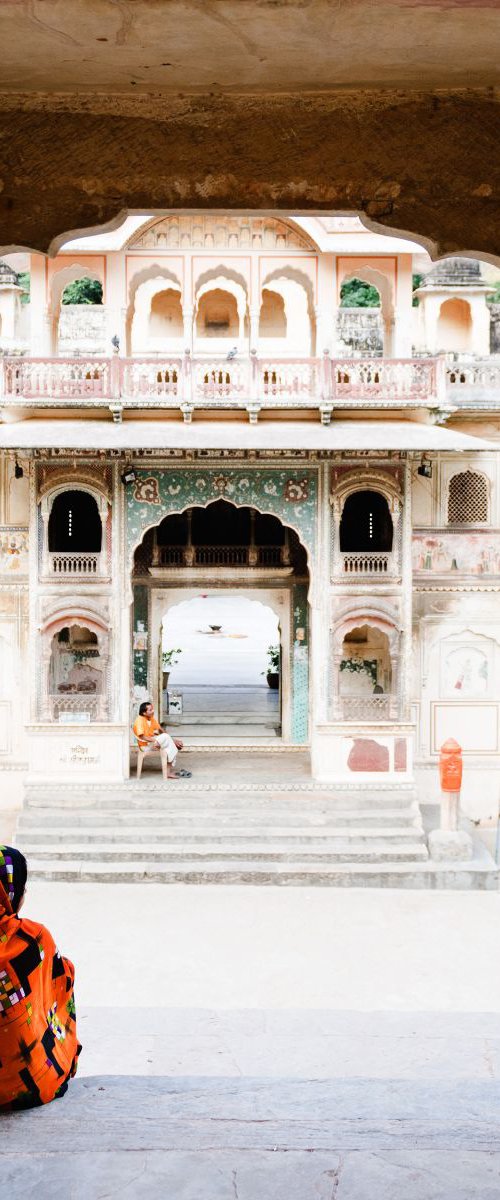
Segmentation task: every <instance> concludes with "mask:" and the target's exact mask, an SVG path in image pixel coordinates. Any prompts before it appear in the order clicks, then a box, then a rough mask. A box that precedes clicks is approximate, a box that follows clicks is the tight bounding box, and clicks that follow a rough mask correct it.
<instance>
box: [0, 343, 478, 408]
mask: <svg viewBox="0 0 500 1200" xmlns="http://www.w3.org/2000/svg"><path fill="white" fill-rule="evenodd" d="M499 402H500V358H492V359H491V360H485V361H477V360H469V361H464V362H453V363H451V362H450V361H449V360H446V359H445V358H444V357H443V356H440V357H437V358H414V359H388V358H358V359H349V358H332V357H330V355H328V354H324V355H323V356H322V357H321V358H259V357H257V355H256V354H254V353H251V354H250V355H243V354H241V355H240V354H237V355H236V356H235V357H233V358H231V357H229V358H226V357H215V356H211V357H208V356H198V355H196V356H194V357H191V355H190V354H187V353H186V354H184V355H178V356H170V357H167V356H165V357H162V356H157V357H147V358H146V357H137V358H121V357H119V356H118V355H114V356H113V357H111V358H104V357H90V356H89V357H78V358H28V357H26V358H25V357H15V358H14V357H5V358H4V359H3V360H2V364H1V370H0V406H1V407H2V408H3V409H4V410H5V409H19V408H29V409H37V410H38V409H47V408H57V409H64V408H69V409H73V410H74V409H81V408H83V409H88V410H91V409H95V408H105V409H108V410H109V411H110V412H111V413H112V415H113V418H114V419H115V420H117V421H119V420H121V417H122V414H123V413H124V412H125V411H127V410H131V411H134V410H135V411H137V410H154V409H155V410H162V409H163V410H173V411H175V410H177V411H178V412H180V413H182V416H183V418H184V420H185V421H190V420H191V419H192V416H193V414H196V413H197V412H206V411H207V410H216V411H218V410H228V409H232V410H235V409H236V410H240V411H242V412H246V413H247V414H248V417H249V419H250V421H251V422H252V423H254V422H256V421H257V419H258V416H259V413H260V412H261V411H266V412H272V411H279V410H281V411H285V412H290V413H294V415H297V413H298V411H300V410H302V411H304V410H311V411H312V412H313V413H314V412H315V413H317V414H318V416H319V417H320V418H321V421H322V422H323V423H324V424H328V423H329V421H330V420H331V417H332V414H333V413H334V412H335V411H337V410H345V409H350V410H352V409H355V410H363V409H364V410H369V409H392V410H394V409H399V410H401V409H416V408H418V409H424V410H427V411H428V413H429V414H430V415H431V416H434V419H437V420H441V419H443V418H444V417H446V415H448V414H450V413H451V412H453V411H454V410H455V409H456V408H457V407H460V408H472V409H474V408H476V409H478V408H479V409H485V408H486V409H487V408H491V407H496V406H497V405H498V403H499Z"/></svg>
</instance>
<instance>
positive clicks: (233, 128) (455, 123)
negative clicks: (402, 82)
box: [0, 87, 500, 261]
mask: <svg viewBox="0 0 500 1200" xmlns="http://www.w3.org/2000/svg"><path fill="white" fill-rule="evenodd" d="M499 144H500V104H499V103H498V99H497V94H496V92H495V89H494V87H488V88H483V89H471V88H467V89H462V90H456V89H452V90H449V91H443V90H439V91H432V92H425V91H424V92H422V91H419V92H411V91H408V90H405V91H395V90H394V89H390V88H387V89H384V90H378V91H375V90H373V91H369V90H366V91H365V90H362V89H358V90H354V91H347V90H346V91H339V92H337V93H329V94H325V93H322V94H318V93H316V92H315V93H310V94H304V93H303V94H300V95H298V94H297V93H294V92H289V93H286V94H285V93H281V94H279V95H276V94H275V95H258V96H257V95H245V96H242V95H231V96H227V95H224V96H221V95H220V94H218V93H217V94H216V95H215V94H213V93H212V94H209V95H204V96H199V95H197V96H188V95H184V94H183V95H182V96H181V95H179V96H175V97H171V96H168V97H167V96H163V95H162V96H159V95H155V96H151V95H149V96H146V95H137V96H131V95H130V94H127V95H102V94H94V95H89V94H87V95H79V94H71V95H61V94H57V95H56V94H54V93H52V94H51V93H50V92H46V93H38V94H28V93H23V94H22V95H21V94H17V95H13V94H8V93H5V92H0V231H1V232H0V237H1V239H2V242H1V245H0V253H4V254H5V253H10V252H14V251H17V250H24V249H31V250H41V251H42V252H48V253H50V254H55V253H56V252H57V250H58V249H59V247H60V246H61V245H63V244H64V243H65V242H67V241H68V239H71V238H73V237H77V236H82V235H83V234H85V233H88V232H90V231H95V230H99V229H100V230H103V229H105V228H107V229H114V228H116V227H117V226H118V225H120V224H121V223H122V222H123V220H124V217H125V216H126V215H127V213H131V214H133V213H137V212H139V213H140V212H143V213H144V212H149V213H155V212H156V213H159V214H161V213H162V212H163V213H164V212H165V210H170V211H172V210H176V209H177V210H179V209H182V210H183V211H184V212H188V211H193V210H198V211H199V210H200V209H203V210H205V211H210V210H211V211H212V212H213V211H214V210H219V211H220V210H229V211H238V210H239V211H240V212H253V213H255V214H258V213H260V214H261V215H262V214H264V213H267V212H269V213H272V212H274V213H275V214H276V216H279V215H280V213H282V214H286V213H290V212H293V213H294V214H295V215H296V216H301V215H307V214H308V213H309V214H311V215H313V214H320V213H321V212H324V213H330V214H331V213H337V214H349V213H357V214H360V215H363V216H364V218H365V219H366V222H367V225H368V228H370V229H371V230H372V231H373V232H376V233H387V232H391V233H396V234H397V235H399V236H401V235H402V236H404V237H406V238H408V237H409V238H410V239H411V240H414V241H417V242H418V243H419V244H421V245H422V246H423V247H424V248H425V249H427V250H428V251H429V253H430V254H431V256H432V257H437V256H439V255H445V254H455V253H457V252H458V253H460V254H462V255H463V254H466V255H473V256H474V257H476V258H478V257H479V258H487V259H489V260H490V261H500V233H499V223H498V199H497V198H498V194H499V192H500V159H499V155H498V146H499Z"/></svg>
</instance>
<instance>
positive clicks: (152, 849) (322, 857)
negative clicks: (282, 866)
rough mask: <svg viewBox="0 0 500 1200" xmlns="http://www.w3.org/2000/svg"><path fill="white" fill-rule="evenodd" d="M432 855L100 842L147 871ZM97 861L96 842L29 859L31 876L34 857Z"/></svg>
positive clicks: (344, 844) (370, 848)
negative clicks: (185, 866) (187, 865)
mask: <svg viewBox="0 0 500 1200" xmlns="http://www.w3.org/2000/svg"><path fill="white" fill-rule="evenodd" d="M427 857H428V854H427V849H426V847H425V846H424V845H423V844H422V843H420V842H407V843H404V842H402V843H401V842H400V843H398V842H396V841H395V842H392V843H390V842H385V841H384V840H383V839H380V840H379V841H377V842H375V843H374V844H373V845H369V844H368V843H367V842H366V841H363V840H361V841H358V840H357V839H354V838H352V839H346V840H345V841H342V840H341V839H339V840H338V841H337V842H336V843H335V844H334V845H333V844H330V846H329V847H324V846H322V845H321V843H319V844H316V846H311V847H307V849H305V848H304V847H303V846H299V847H297V849H296V850H293V849H291V848H289V847H286V846H282V847H281V848H278V847H276V849H270V848H269V846H268V845H267V843H266V842H261V843H258V844H257V845H251V846H248V845H247V844H243V845H241V846H237V847H235V846H234V845H232V844H231V842H228V844H227V848H226V849H224V848H223V847H222V846H221V845H216V844H213V843H207V844H206V845H205V846H204V847H203V848H202V847H199V846H193V845H190V844H188V845H186V846H184V847H183V848H182V849H178V850H175V849H171V848H170V847H166V846H161V847H159V846H156V845H153V846H151V845H144V846H140V847H138V846H137V845H130V846H120V847H117V846H112V845H108V844H107V843H103V844H102V845H100V846H99V853H98V861H99V863H100V864H103V863H123V864H124V865H134V864H137V863H143V864H145V868H146V869H147V870H149V867H150V866H151V864H153V865H154V866H156V865H159V866H164V867H165V868H166V867H168V866H171V865H172V864H174V865H175V864H177V863H181V864H184V863H186V862H188V863H189V862H192V863H200V864H207V865H208V866H210V864H211V863H212V862H213V861H214V860H215V861H218V862H221V863H235V862H240V861H242V860H245V861H246V862H247V863H252V865H254V864H259V863H273V862H276V863H296V862H298V863H308V864H318V865H327V864H328V863H335V862H372V863H373V862H376V863H377V862H391V861H392V862H402V861H403V862H424V861H425V860H426V859H427ZM95 860H96V848H95V846H90V847H89V846H81V845H78V844H76V845H73V846H71V847H70V846H68V847H66V848H61V847H57V848H56V847H54V846H37V849H36V859H35V860H33V859H30V875H32V873H33V872H32V867H33V861H35V864H38V865H39V864H40V863H42V862H49V863H54V862H57V863H62V862H64V863H68V864H73V865H75V866H77V865H78V864H80V863H92V862H95Z"/></svg>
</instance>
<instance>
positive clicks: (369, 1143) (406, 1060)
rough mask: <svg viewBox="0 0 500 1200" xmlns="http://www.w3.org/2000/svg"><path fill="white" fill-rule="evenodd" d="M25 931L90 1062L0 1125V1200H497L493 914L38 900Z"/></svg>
mask: <svg viewBox="0 0 500 1200" xmlns="http://www.w3.org/2000/svg"><path fill="white" fill-rule="evenodd" d="M26 915H28V916H37V917H39V918H40V919H41V920H43V921H44V922H45V923H46V924H47V925H49V927H50V928H51V929H52V931H53V932H54V935H55V936H56V938H57V940H58V942H59V944H60V947H61V949H62V950H63V952H64V953H67V954H69V955H70V956H72V957H73V958H74V959H75V961H76V965H77V1002H78V1009H79V1027H80V1036H81V1039H82V1041H83V1043H84V1050H83V1053H82V1057H81V1068H80V1072H79V1077H78V1079H77V1080H75V1081H74V1082H73V1084H72V1085H71V1089H70V1094H69V1095H68V1097H67V1098H66V1099H65V1100H63V1101H61V1102H58V1103H57V1104H55V1105H52V1106H48V1108H47V1109H45V1110H43V1111H41V1112H34V1113H27V1114H23V1115H22V1116H21V1117H9V1118H3V1120H2V1125H1V1129H0V1172H1V1179H2V1185H3V1187H5V1194H6V1195H9V1198H10V1197H11V1196H13V1197H14V1198H17V1197H19V1200H21V1197H23V1200H24V1197H26V1196H27V1197H32V1196H33V1197H34V1196H35V1195H36V1197H37V1200H44V1198H45V1197H47V1200H49V1197H50V1198H51V1200H52V1198H53V1197H55V1198H56V1200H59V1197H61V1200H62V1198H63V1197H64V1198H65V1200H66V1197H67V1196H70V1197H71V1198H72V1200H94V1197H95V1198H96V1200H97V1198H99V1200H100V1198H102V1200H105V1198H107V1197H111V1196H115V1195H118V1194H119V1195H120V1196H121V1197H123V1198H124V1200H128V1197H130V1198H132V1197H135V1196H136V1195H137V1194H138V1193H139V1192H141V1193H145V1194H147V1195H148V1198H149V1197H153V1198H154V1200H157V1198H158V1200H160V1198H161V1200H163V1198H165V1200H401V1198H402V1197H403V1196H404V1200H476V1197H477V1198H478V1200H498V1196H499V1195H500V1121H499V1111H500V1108H499V1101H500V955H499V953H498V946H499V944H500V896H499V895H497V894H492V893H481V892H463V893H461V892H452V893H451V892H436V893H432V892H418V893H417V892H411V891H409V892H400V891H398V892H393V891H389V890H384V891H372V890H370V891H369V892H366V891H363V890H352V891H347V892H344V891H342V890H335V889H333V890H331V891H330V890H328V889H323V888H322V889H307V888H302V889H294V888H290V889H271V888H262V889H260V888H244V887H242V888H238V887H226V888H224V889H219V888H216V887H214V888H210V887H180V886H172V887H161V886H156V885H153V884H150V885H148V886H147V887H145V888H144V889H141V888H139V887H137V886H132V887H128V886H126V885H92V884H78V885H74V886H71V885H64V884H59V885H55V886H54V885H49V884H41V883H36V884H33V885H32V887H31V888H30V892H29V898H28V900H27V903H26ZM2 1190H3V1188H2Z"/></svg>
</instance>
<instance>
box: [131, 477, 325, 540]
mask: <svg viewBox="0 0 500 1200" xmlns="http://www.w3.org/2000/svg"><path fill="white" fill-rule="evenodd" d="M221 498H223V499H225V500H229V501H231V502H232V503H233V504H237V505H238V506H242V505H250V506H251V507H252V508H256V509H258V511H259V512H263V513H271V514H272V515H273V516H275V517H279V519H280V520H281V521H283V523H284V524H285V525H290V526H291V527H292V528H293V529H295V530H296V531H297V533H298V535H299V537H300V539H301V541H302V542H303V544H304V545H305V546H306V547H307V549H308V550H309V551H310V552H311V553H312V552H313V551H314V545H315V536H316V500H317V476H316V472H315V471H314V470H310V469H309V470H307V469H302V468H298V469H297V468H293V467H290V468H288V469H287V470H283V469H282V468H280V469H273V468H265V469H260V468H259V469H255V470H254V469H252V470H247V471H242V470H238V471H236V470H232V469H231V468H228V469H227V470H226V469H224V470H221V469H220V468H219V469H215V468H209V469H207V470H200V469H199V468H193V469H190V468H182V469H175V468H173V469H172V470H171V469H170V468H165V469H162V470H152V471H144V470H140V471H138V472H137V480H136V482H135V483H134V484H129V486H128V487H127V492H126V501H125V504H126V513H127V548H128V553H129V556H131V555H132V553H133V551H134V549H135V547H136V546H138V545H139V543H140V542H141V541H142V538H143V536H144V534H145V532H146V530H147V529H150V528H151V527H152V526H154V525H158V524H159V523H160V521H162V520H163V518H164V517H166V516H168V515H169V514H170V513H174V512H182V511H183V510H184V509H185V508H189V507H190V506H191V505H197V504H198V505H202V506H204V505H207V504H209V503H210V501H212V500H218V499H221Z"/></svg>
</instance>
